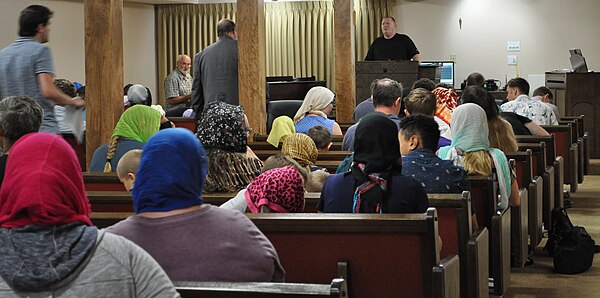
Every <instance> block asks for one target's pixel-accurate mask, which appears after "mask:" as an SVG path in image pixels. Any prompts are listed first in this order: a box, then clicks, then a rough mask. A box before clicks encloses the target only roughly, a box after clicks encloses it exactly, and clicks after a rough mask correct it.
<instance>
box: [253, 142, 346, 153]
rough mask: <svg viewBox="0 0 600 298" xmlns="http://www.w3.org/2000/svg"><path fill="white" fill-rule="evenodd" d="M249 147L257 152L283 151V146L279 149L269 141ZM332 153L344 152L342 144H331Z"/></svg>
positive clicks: (254, 143) (255, 143)
mask: <svg viewBox="0 0 600 298" xmlns="http://www.w3.org/2000/svg"><path fill="white" fill-rule="evenodd" d="M248 146H249V147H250V149H252V150H253V151H256V150H281V145H280V146H279V147H277V148H276V147H275V146H273V145H271V143H267V141H256V140H255V141H254V142H249V143H248ZM329 150H330V151H341V150H342V142H333V144H331V147H330V148H329Z"/></svg>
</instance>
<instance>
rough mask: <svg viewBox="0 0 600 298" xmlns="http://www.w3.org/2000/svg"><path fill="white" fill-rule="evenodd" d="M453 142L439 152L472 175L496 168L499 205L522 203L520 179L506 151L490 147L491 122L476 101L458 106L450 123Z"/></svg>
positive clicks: (499, 207)
mask: <svg viewBox="0 0 600 298" xmlns="http://www.w3.org/2000/svg"><path fill="white" fill-rule="evenodd" d="M450 129H451V130H452V144H451V145H450V146H445V147H442V148H440V149H439V150H438V153H437V155H438V156H439V157H440V158H442V159H447V160H451V161H452V162H453V163H454V165H456V166H462V167H464V169H465V171H466V172H467V173H468V174H469V175H483V176H487V175H490V174H491V173H492V169H493V168H495V169H496V173H497V176H498V184H499V189H500V202H498V209H499V210H503V209H506V208H507V207H508V206H509V205H510V206H519V205H521V201H520V197H519V186H518V185H517V180H516V179H515V177H514V175H512V174H511V171H510V169H509V167H508V161H507V159H506V155H504V153H503V152H502V151H501V150H499V149H496V148H490V141H489V139H488V132H489V130H488V122H487V118H486V115H485V111H484V110H483V109H482V108H481V107H480V106H478V105H476V104H474V103H465V104H462V105H460V106H458V107H457V108H456V109H455V110H454V113H453V114H452V122H451V123H450Z"/></svg>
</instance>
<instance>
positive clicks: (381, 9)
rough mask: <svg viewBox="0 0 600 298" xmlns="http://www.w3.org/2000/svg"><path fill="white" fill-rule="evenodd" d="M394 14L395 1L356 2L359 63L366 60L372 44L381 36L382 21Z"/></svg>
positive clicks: (356, 48) (364, 0) (372, 0)
mask: <svg viewBox="0 0 600 298" xmlns="http://www.w3.org/2000/svg"><path fill="white" fill-rule="evenodd" d="M393 14H394V0H354V17H355V21H356V22H355V35H354V36H355V39H354V40H355V43H356V44H355V52H356V60H357V61H362V60H364V59H365V56H366V55H367V51H368V50H369V45H371V42H373V40H374V39H375V38H377V37H379V36H381V20H382V19H383V18H384V17H386V16H393Z"/></svg>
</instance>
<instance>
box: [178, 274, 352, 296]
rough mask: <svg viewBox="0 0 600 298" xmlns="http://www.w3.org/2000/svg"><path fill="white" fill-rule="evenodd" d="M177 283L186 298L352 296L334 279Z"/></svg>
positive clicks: (343, 283)
mask: <svg viewBox="0 0 600 298" xmlns="http://www.w3.org/2000/svg"><path fill="white" fill-rule="evenodd" d="M173 284H174V285H175V289H177V291H178V292H179V294H180V295H181V297H183V298H195V297H221V298H225V297H227V298H229V297H232V298H233V297H256V296H259V297H282V296H285V297H307V296H310V297H313V296H314V297H344V298H345V297H348V291H347V288H346V286H347V285H346V280H344V279H343V278H334V279H333V280H332V281H331V284H304V283H275V282H191V281H174V282H173Z"/></svg>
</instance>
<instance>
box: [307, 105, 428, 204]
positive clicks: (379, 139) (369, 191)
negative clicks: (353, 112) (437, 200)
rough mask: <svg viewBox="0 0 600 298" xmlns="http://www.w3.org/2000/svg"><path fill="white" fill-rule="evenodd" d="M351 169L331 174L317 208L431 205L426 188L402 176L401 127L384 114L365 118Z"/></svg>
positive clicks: (360, 128)
mask: <svg viewBox="0 0 600 298" xmlns="http://www.w3.org/2000/svg"><path fill="white" fill-rule="evenodd" d="M354 149H355V150H354V162H353V164H352V167H351V170H350V171H349V172H346V173H340V174H335V175H331V176H329V178H328V179H327V181H326V182H325V186H324V187H323V191H322V192H321V199H320V201H319V203H318V205H317V209H318V210H320V211H323V212H333V213H413V212H425V211H426V210H427V207H428V206H429V201H428V200H427V193H426V192H425V189H424V188H423V186H422V185H421V183H419V182H418V181H417V180H416V179H415V178H413V177H407V176H402V174H401V173H402V161H401V157H400V144H399V141H398V127H397V126H396V124H395V123H394V122H393V121H392V120H390V119H389V117H388V116H387V115H385V114H383V113H379V112H376V113H371V114H369V115H367V116H365V117H363V118H361V120H360V122H359V124H358V127H357V128H356V138H355V141H354Z"/></svg>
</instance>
